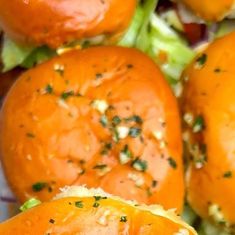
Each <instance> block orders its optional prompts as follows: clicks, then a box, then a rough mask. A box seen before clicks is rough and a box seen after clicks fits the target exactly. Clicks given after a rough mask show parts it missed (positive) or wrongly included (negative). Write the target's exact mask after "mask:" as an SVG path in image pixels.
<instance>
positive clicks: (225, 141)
mask: <svg viewBox="0 0 235 235" xmlns="http://www.w3.org/2000/svg"><path fill="white" fill-rule="evenodd" d="M234 41H235V33H234V32H233V33H231V34H229V35H227V36H225V37H223V38H221V39H218V40H216V41H214V42H213V43H211V44H210V45H209V47H208V48H207V49H206V50H205V51H204V52H203V53H201V54H200V55H198V56H197V58H196V59H195V61H194V62H193V63H192V64H191V65H190V66H189V67H188V69H187V70H186V71H185V73H184V76H183V78H186V80H187V82H186V85H185V91H184V95H183V103H182V108H183V112H184V120H185V131H186V134H185V135H184V136H185V137H187V138H185V140H186V143H187V146H188V151H189V153H190V159H191V161H190V167H189V169H188V174H187V191H188V200H189V202H190V204H191V206H192V207H193V209H194V210H195V211H196V212H197V213H198V214H199V215H200V216H201V217H202V218H206V219H211V220H213V222H216V223H217V224H220V225H223V226H226V227H231V229H233V232H234V224H235V214H234V211H235V201H234V200H233V199H234V198H235V188H234V185H235V165H234V142H235V109H234V107H235V93H234V90H235V79H234V73H235V44H234ZM199 185H200V186H199ZM198 187H200V190H198Z"/></svg>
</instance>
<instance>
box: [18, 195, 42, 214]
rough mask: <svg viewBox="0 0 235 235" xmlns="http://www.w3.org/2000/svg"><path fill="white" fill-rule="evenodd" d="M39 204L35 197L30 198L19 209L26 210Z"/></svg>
mask: <svg viewBox="0 0 235 235" xmlns="http://www.w3.org/2000/svg"><path fill="white" fill-rule="evenodd" d="M39 204H41V201H39V200H38V199H36V198H31V199H29V200H28V201H26V202H25V203H24V204H23V205H22V206H21V207H20V211H22V212H23V211H27V210H28V209H30V208H33V207H35V206H37V205H39Z"/></svg>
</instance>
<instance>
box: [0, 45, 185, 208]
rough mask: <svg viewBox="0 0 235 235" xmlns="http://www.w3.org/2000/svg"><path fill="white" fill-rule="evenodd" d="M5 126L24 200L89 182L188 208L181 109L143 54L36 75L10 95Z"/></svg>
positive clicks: (82, 55)
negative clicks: (185, 197) (183, 164)
mask: <svg viewBox="0 0 235 235" xmlns="http://www.w3.org/2000/svg"><path fill="white" fill-rule="evenodd" d="M0 124H1V131H0V139H1V141H0V145H1V156H2V158H1V159H2V162H3V167H4V170H5V173H6V177H7V179H8V181H9V183H10V186H11V187H12V189H13V191H14V192H15V194H16V196H17V198H18V199H19V200H20V201H21V202H24V201H25V200H26V199H27V198H30V197H37V198H39V199H41V200H48V199H50V198H51V197H53V196H54V195H55V194H56V193H57V192H58V190H59V188H60V187H63V186H65V185H84V184H85V185H87V186H88V187H101V188H103V189H104V190H105V191H107V192H109V193H112V194H114V195H119V196H121V197H123V198H125V199H135V200H136V201H139V202H142V203H146V204H153V203H159V204H162V205H163V206H164V207H165V208H177V209H178V210H179V211H180V210H181V208H182V205H183V198H184V183H183V166H182V142H181V132H180V121H179V112H178V107H177V102H176V99H175V97H174V95H173V93H172V91H171V89H170V87H169V85H168V84H167V82H166V80H165V79H164V77H163V75H162V73H161V72H160V70H159V68H158V67H157V66H156V65H155V63H154V62H153V61H152V60H151V59H150V58H149V57H147V56H146V55H144V54H143V53H141V52H139V51H138V50H136V49H128V48H121V47H109V46H107V47H94V48H90V49H85V50H80V51H79V50H75V51H71V52H68V53H65V54H63V55H61V56H60V57H56V58H54V59H52V60H50V61H48V62H46V63H44V64H42V65H40V66H38V67H35V68H33V69H31V70H28V71H27V72H26V73H24V74H23V75H22V76H21V77H20V78H19V79H18V80H17V81H16V83H15V84H14V86H13V87H12V89H11V90H10V92H9V93H8V95H7V97H6V99H5V102H4V105H3V109H2V113H1V121H0ZM13 166H17V167H13Z"/></svg>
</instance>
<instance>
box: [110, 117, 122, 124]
mask: <svg viewBox="0 0 235 235" xmlns="http://www.w3.org/2000/svg"><path fill="white" fill-rule="evenodd" d="M121 122H122V120H121V118H120V117H119V116H117V115H116V116H114V117H113V118H112V124H113V125H114V126H117V125H118V124H120V123H121Z"/></svg>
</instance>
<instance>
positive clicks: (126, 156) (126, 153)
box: [119, 144, 132, 164]
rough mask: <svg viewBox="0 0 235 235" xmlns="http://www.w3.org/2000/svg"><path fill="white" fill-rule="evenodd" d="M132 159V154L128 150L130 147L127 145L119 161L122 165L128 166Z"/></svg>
mask: <svg viewBox="0 0 235 235" xmlns="http://www.w3.org/2000/svg"><path fill="white" fill-rule="evenodd" d="M131 157H132V154H131V152H130V150H129V148H128V145H127V144H126V145H125V146H124V148H123V150H122V151H121V152H120V155H119V160H120V162H121V164H126V163H128V162H129V161H130V159H131Z"/></svg>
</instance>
